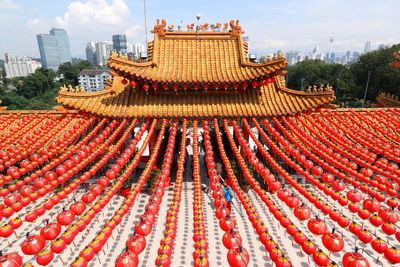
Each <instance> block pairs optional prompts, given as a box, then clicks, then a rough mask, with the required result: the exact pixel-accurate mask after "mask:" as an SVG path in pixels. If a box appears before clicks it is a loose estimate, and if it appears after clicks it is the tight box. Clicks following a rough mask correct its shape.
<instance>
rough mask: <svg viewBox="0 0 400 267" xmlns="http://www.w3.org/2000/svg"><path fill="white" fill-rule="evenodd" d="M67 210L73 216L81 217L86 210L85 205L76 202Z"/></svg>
mask: <svg viewBox="0 0 400 267" xmlns="http://www.w3.org/2000/svg"><path fill="white" fill-rule="evenodd" d="M69 209H70V210H71V211H72V212H73V213H74V214H75V215H81V214H82V213H83V212H84V211H85V209H86V204H85V203H83V202H82V201H77V202H75V203H73V204H72V205H71V206H70V207H69Z"/></svg>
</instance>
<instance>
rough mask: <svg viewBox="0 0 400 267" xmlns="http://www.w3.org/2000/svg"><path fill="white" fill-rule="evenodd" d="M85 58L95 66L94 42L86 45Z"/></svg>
mask: <svg viewBox="0 0 400 267" xmlns="http://www.w3.org/2000/svg"><path fill="white" fill-rule="evenodd" d="M85 52H86V59H87V61H89V62H90V63H92V65H93V66H97V60H96V44H95V42H93V41H91V42H89V43H88V44H87V45H86V49H85Z"/></svg>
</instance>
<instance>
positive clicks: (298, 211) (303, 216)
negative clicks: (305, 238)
mask: <svg viewBox="0 0 400 267" xmlns="http://www.w3.org/2000/svg"><path fill="white" fill-rule="evenodd" d="M294 215H295V216H296V218H297V219H299V220H300V221H305V220H308V219H309V218H310V216H311V210H310V208H308V207H307V206H300V207H296V208H295V209H294Z"/></svg>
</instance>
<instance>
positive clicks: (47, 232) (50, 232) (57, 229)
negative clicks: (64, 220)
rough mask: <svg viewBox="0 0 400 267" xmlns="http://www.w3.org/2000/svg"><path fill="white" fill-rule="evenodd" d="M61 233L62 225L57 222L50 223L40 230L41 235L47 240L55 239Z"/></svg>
mask: <svg viewBox="0 0 400 267" xmlns="http://www.w3.org/2000/svg"><path fill="white" fill-rule="evenodd" d="M60 233H61V226H60V225H59V224H57V223H49V224H47V225H46V226H45V227H43V228H42V229H41V230H40V235H41V236H43V237H44V238H45V239H46V240H54V239H56V238H57V236H58V235H59V234H60Z"/></svg>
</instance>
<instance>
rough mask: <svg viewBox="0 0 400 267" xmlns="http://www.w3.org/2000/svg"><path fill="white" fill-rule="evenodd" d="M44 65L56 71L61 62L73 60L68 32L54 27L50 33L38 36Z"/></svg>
mask: <svg viewBox="0 0 400 267" xmlns="http://www.w3.org/2000/svg"><path fill="white" fill-rule="evenodd" d="M36 37H37V40H38V44H39V51H40V57H41V59H42V64H43V67H44V68H46V69H52V70H54V71H56V70H57V69H58V67H59V66H60V64H62V63H64V62H71V50H70V48H69V40H68V35H67V32H66V31H65V30H63V29H55V28H52V29H51V30H50V34H38V35H37V36H36Z"/></svg>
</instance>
